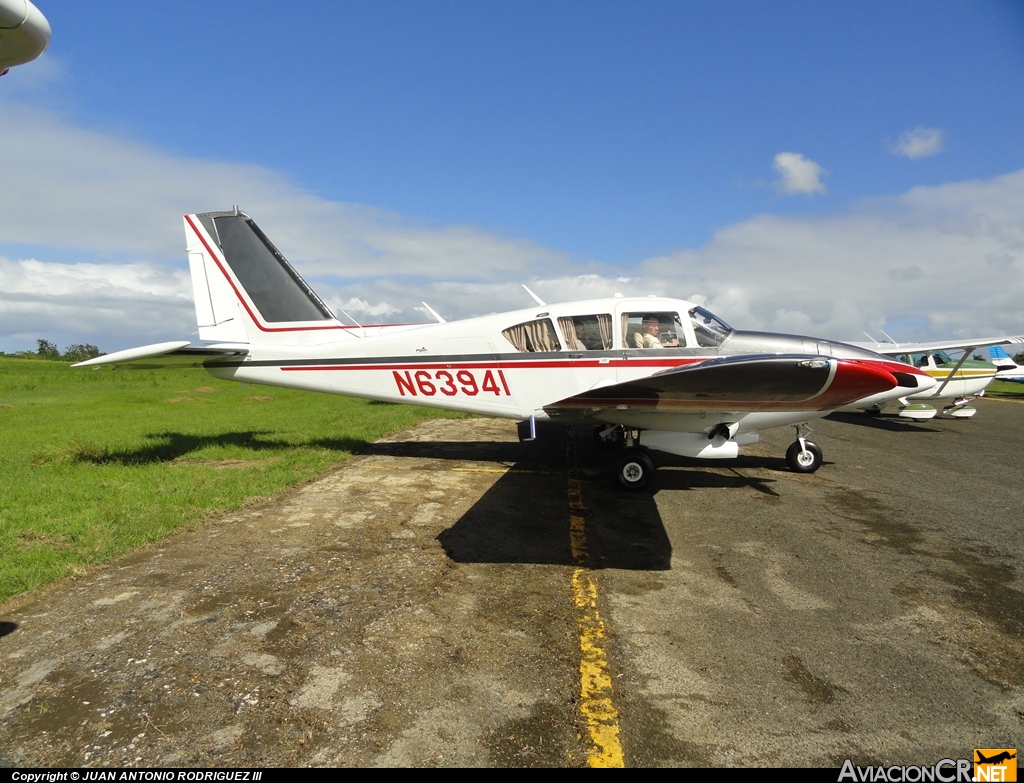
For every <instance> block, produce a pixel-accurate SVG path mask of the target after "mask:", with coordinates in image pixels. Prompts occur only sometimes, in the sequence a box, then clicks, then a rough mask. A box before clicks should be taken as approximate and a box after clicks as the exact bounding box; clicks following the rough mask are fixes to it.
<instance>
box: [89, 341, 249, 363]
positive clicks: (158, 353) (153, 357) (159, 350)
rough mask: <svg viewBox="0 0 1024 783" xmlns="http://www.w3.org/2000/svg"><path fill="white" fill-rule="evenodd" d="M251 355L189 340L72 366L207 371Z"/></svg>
mask: <svg viewBox="0 0 1024 783" xmlns="http://www.w3.org/2000/svg"><path fill="white" fill-rule="evenodd" d="M247 353H249V346H248V345H244V344H237V345H232V344H221V345H192V344H191V343H190V342H189V341H188V340H180V341H174V342H169V343H156V344H155V345H144V346H142V347H141V348H129V349H128V350H126V351H117V352H116V353H108V354H106V355H104V356H97V357H96V358H95V359H87V360H86V361H84V362H78V363H77V364H72V365H71V366H72V367H102V366H104V365H112V366H113V367H128V368H129V369H132V370H155V369H158V368H161V367H204V366H206V365H208V364H214V363H216V360H217V359H229V358H230V359H238V358H241V357H242V356H245V355H246V354H247Z"/></svg>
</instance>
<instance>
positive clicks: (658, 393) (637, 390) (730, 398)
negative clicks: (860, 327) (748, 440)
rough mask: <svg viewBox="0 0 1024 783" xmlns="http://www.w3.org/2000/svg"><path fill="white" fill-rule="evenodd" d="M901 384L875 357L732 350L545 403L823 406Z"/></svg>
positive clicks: (563, 406)
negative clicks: (862, 358) (736, 353)
mask: <svg viewBox="0 0 1024 783" xmlns="http://www.w3.org/2000/svg"><path fill="white" fill-rule="evenodd" d="M897 385H898V383H897V380H896V379H895V378H894V377H893V375H892V374H891V373H889V372H888V371H886V370H885V369H884V368H882V367H881V366H879V365H878V364H876V363H874V362H864V361H856V360H845V359H836V358H834V357H826V356H813V355H803V354H789V355H785V354H783V355H770V356H765V355H756V356H731V357H727V358H721V359H709V360H707V361H703V362H700V363H698V364H692V365H688V366H685V367H679V368H676V369H672V370H667V371H665V372H661V373H657V374H656V375H652V376H650V377H647V378H639V379H637V380H635V381H626V382H625V383H617V384H614V385H611V386H602V387H600V388H596V389H591V390H590V391H587V392H584V393H583V394H577V395H575V396H573V397H568V398H567V399H564V400H561V401H559V402H556V403H553V404H551V405H545V406H544V409H545V410H546V411H548V412H552V411H558V410H580V409H588V408H589V409H600V408H611V407H614V408H623V407H625V408H633V407H636V408H643V409H646V410H651V411H665V412H669V411H673V412H677V411H679V410H686V409H691V410H699V409H706V408H715V409H728V410H808V409H810V410H822V409H826V408H833V407H838V406H840V405H845V404H847V403H850V402H854V401H855V400H859V399H862V398H864V397H868V396H870V395H872V394H879V393H881V392H886V391H889V390H891V389H893V388H895V387H896V386H897Z"/></svg>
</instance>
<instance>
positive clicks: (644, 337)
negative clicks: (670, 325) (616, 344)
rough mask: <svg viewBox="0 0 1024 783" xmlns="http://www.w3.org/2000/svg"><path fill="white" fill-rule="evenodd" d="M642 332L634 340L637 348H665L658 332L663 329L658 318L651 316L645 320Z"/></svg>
mask: <svg viewBox="0 0 1024 783" xmlns="http://www.w3.org/2000/svg"><path fill="white" fill-rule="evenodd" d="M641 328H642V329H643V331H642V332H637V333H636V334H635V335H634V337H633V339H634V341H635V342H636V347H637V348H663V347H664V346H663V345H662V344H661V340H659V339H658V330H659V329H660V328H661V322H660V321H659V320H658V316H656V315H649V316H647V317H646V318H644V320H643V324H642V326H641Z"/></svg>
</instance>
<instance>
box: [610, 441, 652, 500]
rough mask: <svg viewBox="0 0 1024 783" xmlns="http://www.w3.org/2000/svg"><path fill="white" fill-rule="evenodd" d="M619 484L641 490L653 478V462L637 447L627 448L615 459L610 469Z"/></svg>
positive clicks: (626, 487) (630, 488)
mask: <svg viewBox="0 0 1024 783" xmlns="http://www.w3.org/2000/svg"><path fill="white" fill-rule="evenodd" d="M612 473H613V475H614V476H615V480H616V481H618V482H619V486H621V487H624V488H625V489H629V490H634V491H636V490H641V489H643V488H644V487H646V486H647V485H648V484H650V483H651V479H652V478H654V463H653V462H651V458H650V457H648V456H647V455H646V454H645V453H644V452H642V451H640V450H639V449H627V450H626V453H625V454H623V455H622V456H621V457H619V458H618V459H617V460H616V461H615V467H614V468H613V469H612Z"/></svg>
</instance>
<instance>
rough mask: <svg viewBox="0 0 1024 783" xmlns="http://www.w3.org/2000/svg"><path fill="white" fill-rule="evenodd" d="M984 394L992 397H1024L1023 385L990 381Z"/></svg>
mask: <svg viewBox="0 0 1024 783" xmlns="http://www.w3.org/2000/svg"><path fill="white" fill-rule="evenodd" d="M985 394H986V395H992V396H993V397H1024V383H1010V382H1009V381H992V383H990V384H989V387H988V388H987V389H986V390H985Z"/></svg>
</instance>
